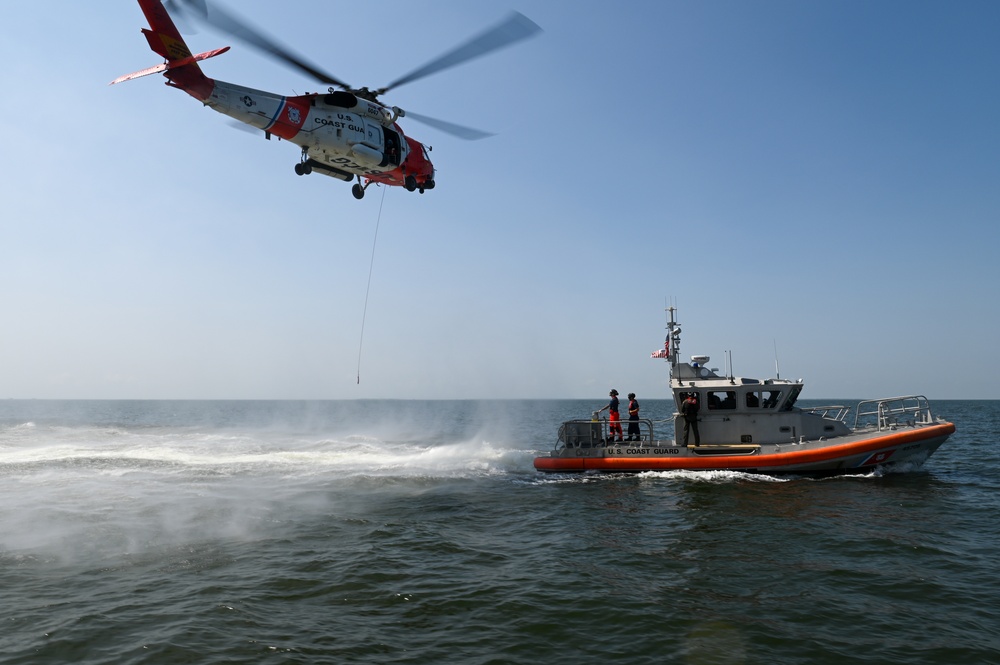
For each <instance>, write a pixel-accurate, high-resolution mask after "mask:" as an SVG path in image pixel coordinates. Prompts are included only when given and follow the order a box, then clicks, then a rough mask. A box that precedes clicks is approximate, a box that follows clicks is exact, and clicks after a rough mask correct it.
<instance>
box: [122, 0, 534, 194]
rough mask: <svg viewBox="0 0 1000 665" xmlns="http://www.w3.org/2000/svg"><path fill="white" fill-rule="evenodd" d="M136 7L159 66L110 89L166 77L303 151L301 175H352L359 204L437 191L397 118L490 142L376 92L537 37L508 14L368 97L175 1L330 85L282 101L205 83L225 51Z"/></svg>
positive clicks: (156, 2)
mask: <svg viewBox="0 0 1000 665" xmlns="http://www.w3.org/2000/svg"><path fill="white" fill-rule="evenodd" d="M138 2H139V7H140V8H141V9H142V12H143V14H145V15H146V20H147V21H148V22H149V28H150V29H149V30H147V29H145V28H143V29H142V33H143V35H145V37H146V40H147V41H148V42H149V46H150V48H151V49H152V50H153V51H154V52H156V53H158V54H159V55H161V56H162V57H163V58H164V59H165V62H164V63H163V64H160V65H156V66H154V67H149V68H148V69H143V70H140V71H138V72H134V73H132V74H126V75H125V76H121V77H119V78H117V79H115V80H114V81H112V82H111V84H112V85H113V84H115V83H121V82H122V81H129V80H131V79H135V78H139V77H142V76H148V75H150V74H159V73H162V74H163V76H165V77H166V79H167V85H169V86H172V87H174V88H179V89H181V90H183V91H184V92H186V93H188V94H189V95H191V96H192V97H194V98H195V99H197V100H198V101H200V102H202V103H204V104H205V105H206V106H209V107H210V108H212V109H214V110H215V111H218V112H219V113H223V114H225V115H227V116H229V117H231V118H234V119H235V120H238V121H239V122H242V123H246V124H247V125H250V126H251V127H254V128H256V129H259V130H262V131H263V132H264V135H265V137H266V138H268V139H270V138H271V136H272V135H273V136H277V137H278V138H279V139H285V140H286V141H290V142H292V143H294V144H295V145H297V146H299V147H300V148H301V149H302V154H301V157H300V159H299V162H298V163H297V164H295V173H297V174H298V175H307V174H309V173H322V174H324V175H328V176H331V177H333V178H337V179H339V180H343V181H345V182H351V181H352V180H354V179H355V178H357V182H356V183H355V184H354V187H353V188H352V193H353V194H354V197H355V198H358V199H360V198H362V197H364V195H365V189H367V187H368V185H370V184H371V183H373V182H377V183H381V184H384V185H396V186H402V187H405V188H406V189H407V190H409V191H411V192H412V191H416V190H419V191H420V193H421V194H422V193H423V192H424V191H425V190H427V189H433V188H434V185H435V182H434V165H433V164H431V160H430V157H429V155H428V150H429V149H430V148H429V147H428V146H425V145H424V144H422V143H420V142H419V141H417V140H415V139H413V138H411V137H409V136H406V135H405V134H404V133H403V130H402V129H401V128H400V127H399V125H398V124H396V120H397V119H398V118H401V117H403V116H407V117H410V118H413V119H414V120H418V121H420V122H424V123H426V124H428V125H430V126H432V127H435V128H437V129H439V130H442V131H445V132H448V133H450V134H453V135H455V136H458V137H460V138H465V139H477V138H483V137H485V136H489V134H488V133H486V132H481V131H479V130H476V129H471V128H469V127H463V126H461V125H455V124H453V123H448V122H444V121H442V120H437V119H434V118H429V117H426V116H421V115H417V114H415V113H409V114H407V113H405V112H404V111H403V110H402V109H400V108H399V107H396V106H392V107H386V106H383V105H382V104H381V103H379V101H378V97H379V95H382V94H384V93H386V92H388V91H389V90H391V89H393V88H395V87H397V86H400V85H403V84H405V83H410V82H412V81H415V80H417V79H420V78H423V77H425V76H429V75H431V74H434V73H437V72H439V71H441V70H444V69H447V68H450V67H454V66H455V65H458V64H461V63H463V62H466V61H468V60H472V59H473V58H478V57H480V56H482V55H485V54H487V53H489V52H491V51H495V50H497V49H499V48H502V47H504V46H507V45H509V44H513V43H514V42H516V41H519V40H521V39H525V38H527V37H530V36H532V35H534V34H535V33H537V32H539V31H540V28H539V27H538V26H537V25H535V23H533V22H532V21H531V20H530V19H528V18H526V17H525V16H523V15H521V14H518V13H513V14H511V16H510V17H509V18H507V19H506V20H504V21H503V22H501V23H499V24H497V25H496V26H494V27H492V28H490V29H488V30H486V31H485V32H483V33H481V34H480V35H478V36H476V37H474V38H472V39H471V40H469V41H468V42H466V43H464V44H462V45H460V46H458V47H456V48H454V49H452V50H450V51H448V52H447V53H445V54H444V55H442V56H440V57H438V58H436V59H435V60H432V61H431V62H429V63H427V64H425V65H423V66H422V67H419V68H417V69H415V70H413V71H412V72H410V73H409V74H407V75H406V76H403V77H402V78H399V79H397V80H395V81H393V82H392V83H390V84H389V85H387V86H385V87H384V88H380V89H378V90H369V89H368V88H352V87H351V86H349V85H347V84H346V83H343V82H341V81H339V80H338V79H336V78H335V77H333V76H331V75H329V74H327V73H325V72H324V71H322V70H321V69H319V68H318V67H316V66H314V65H312V64H310V63H308V62H306V61H305V60H304V59H302V58H301V57H299V56H297V55H295V54H293V53H292V52H291V51H289V50H288V49H287V48H285V47H283V46H281V45H279V44H278V43H277V42H276V41H275V40H273V39H271V38H269V37H266V36H264V34H263V33H261V32H260V31H259V30H256V29H253V28H251V27H250V26H248V25H247V24H246V23H245V22H243V21H242V20H240V19H239V18H237V17H236V16H235V15H233V14H232V13H230V12H227V11H225V10H222V9H221V8H219V7H217V6H213V7H212V8H211V9H209V8H208V7H207V6H206V5H205V0H176V1H175V2H174V3H173V4H172V6H171V9H172V11H174V13H175V14H176V15H178V18H182V17H184V16H194V17H196V18H199V19H201V20H204V21H207V22H208V23H209V24H210V25H212V26H214V27H216V28H217V29H219V30H222V31H224V32H227V33H229V34H231V35H232V36H234V37H236V38H238V39H240V40H241V41H243V42H245V43H247V44H248V45H250V46H253V47H255V48H258V49H260V50H262V51H264V52H266V53H268V54H270V55H271V56H274V57H276V58H278V59H279V60H281V61H283V62H285V63H286V64H288V65H290V66H292V67H294V68H296V69H298V70H300V71H302V72H305V73H306V74H308V75H309V76H311V77H313V78H315V79H316V80H318V81H320V82H322V83H325V84H327V85H329V86H331V87H329V88H328V92H326V93H307V94H304V95H297V96H294V97H286V96H284V95H280V94H275V93H271V92H265V91H263V90H255V89H253V88H246V87H243V86H240V85H235V84H232V83H226V82H224V81H216V80H213V79H210V78H208V77H207V76H205V74H204V73H202V70H201V67H199V66H198V63H199V62H201V61H202V60H206V59H208V58H211V57H214V56H217V55H220V54H222V53H225V52H226V51H228V50H229V47H228V46H226V47H224V48H219V49H215V50H212V51H206V52H204V53H198V54H192V53H191V51H190V50H189V49H188V47H187V44H185V43H184V39H183V38H182V37H181V34H180V32H179V31H178V29H177V27H176V25H175V24H174V21H173V20H172V19H171V17H170V14H169V13H168V12H167V9H166V8H165V7H164V6H163V3H161V2H160V0H138ZM168 3H169V0H168Z"/></svg>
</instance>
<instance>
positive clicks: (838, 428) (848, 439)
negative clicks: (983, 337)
mask: <svg viewBox="0 0 1000 665" xmlns="http://www.w3.org/2000/svg"><path fill="white" fill-rule="evenodd" d="M668 311H669V312H670V321H669V323H668V324H667V339H666V342H665V343H664V348H663V350H660V351H657V352H655V353H654V354H653V356H654V357H662V358H667V359H668V360H669V361H670V387H671V389H672V391H673V398H674V404H675V407H676V409H677V410H676V411H675V412H674V414H673V430H674V437H673V438H672V439H662V440H661V439H657V438H656V434H655V432H654V423H653V421H651V420H640V421H639V422H638V426H639V435H638V440H635V437H633V440H632V441H629V440H624V441H623V440H620V437H619V440H613V438H612V435H611V433H610V431H609V428H608V422H607V421H606V420H601V419H600V418H599V417H598V414H597V413H594V414H593V415H592V416H591V418H589V419H581V420H570V421H567V422H564V423H563V424H562V426H561V427H560V428H559V436H558V441H557V443H556V447H555V449H554V450H553V451H552V452H551V453H549V454H548V455H544V456H540V457H536V458H535V468H536V469H537V470H539V471H545V472H562V473H566V472H580V471H612V472H640V471H671V470H682V469H683V470H690V471H710V470H731V471H744V472H751V473H766V474H789V473H791V474H803V475H833V474H845V473H865V472H870V471H873V470H874V469H875V468H877V467H883V468H890V469H895V470H907V469H911V468H917V467H919V466H920V465H921V464H923V462H924V461H925V460H926V459H927V458H928V457H930V456H931V454H933V453H934V451H935V450H937V449H938V447H939V446H941V444H943V443H944V442H945V440H946V439H947V438H948V437H949V436H950V435H951V434H952V433H953V432H954V431H955V425H954V424H952V423H950V422H947V421H945V420H942V419H940V418H935V417H934V416H933V415H932V414H931V409H930V403H929V402H928V400H927V398H926V397H924V396H923V395H906V396H902V397H889V398H883V399H873V400H865V401H862V402H859V403H857V404H855V405H853V406H841V405H835V406H817V407H805V408H800V407H798V406H796V401H797V400H798V398H799V394H800V393H801V392H802V389H803V387H804V385H803V383H802V381H801V380H798V381H789V380H783V379H780V378H774V379H764V380H759V379H751V378H744V377H735V376H732V375H731V374H730V375H720V374H719V370H717V369H709V368H708V367H706V366H705V364H706V363H707V362H708V361H709V358H708V357H707V356H692V357H691V362H680V361H679V360H678V350H679V348H680V333H681V329H680V326H679V324H677V323H676V322H675V320H674V312H675V309H674V308H673V307H670V308H668ZM689 397H693V398H695V401H696V402H697V404H698V410H697V417H696V418H694V419H692V420H694V422H693V423H692V424H691V426H689V428H688V429H689V432H688V438H687V440H685V434H684V432H685V423H686V418H685V416H684V415H683V414H682V410H683V408H684V402H685V400H687V399H688V398H689ZM849 420H850V421H851V424H848V421H849ZM633 424H634V423H633Z"/></svg>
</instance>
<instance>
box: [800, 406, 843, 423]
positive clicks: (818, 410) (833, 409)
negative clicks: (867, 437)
mask: <svg viewBox="0 0 1000 665" xmlns="http://www.w3.org/2000/svg"><path fill="white" fill-rule="evenodd" d="M802 412H803V413H815V414H816V415H818V416H822V417H823V418H827V419H829V420H838V421H840V422H844V421H846V420H847V414H849V413H850V412H851V407H849V406H843V405H840V404H831V405H829V406H809V407H802Z"/></svg>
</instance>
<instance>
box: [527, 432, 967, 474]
mask: <svg viewBox="0 0 1000 665" xmlns="http://www.w3.org/2000/svg"><path fill="white" fill-rule="evenodd" d="M954 431H955V426H954V425H953V424H952V423H948V422H938V423H934V424H930V425H922V426H918V427H906V428H901V429H899V430H895V431H881V432H873V433H871V434H870V435H852V436H850V437H841V438H842V439H845V440H843V441H838V440H829V441H812V442H803V443H799V444H792V443H788V444H780V445H770V446H736V445H731V446H711V445H704V446H699V447H695V446H676V445H674V443H673V442H672V441H664V442H653V444H652V446H649V447H641V448H640V447H620V448H616V447H613V446H611V447H607V448H598V449H591V450H589V451H578V450H566V449H563V450H557V451H554V452H553V453H552V454H551V455H550V456H547V457H536V458H535V462H534V465H535V469H537V470H538V471H543V472H549V473H574V472H583V471H605V472H618V473H637V472H642V471H675V470H688V471H719V470H728V471H743V472H749V473H765V474H823V475H832V474H848V473H865V472H868V471H871V470H873V469H874V468H876V467H879V466H882V467H910V466H912V467H914V468H915V467H918V466H920V465H921V464H922V463H923V462H924V460H926V459H927V458H928V457H930V455H931V454H933V453H934V451H935V450H937V448H938V447H939V446H940V445H941V444H942V443H944V442H945V440H946V439H947V438H948V437H949V436H951V434H952V433H953V432H954Z"/></svg>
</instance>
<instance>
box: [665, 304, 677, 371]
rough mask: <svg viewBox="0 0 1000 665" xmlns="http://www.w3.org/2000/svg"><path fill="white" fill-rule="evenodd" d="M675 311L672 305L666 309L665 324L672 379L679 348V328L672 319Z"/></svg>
mask: <svg viewBox="0 0 1000 665" xmlns="http://www.w3.org/2000/svg"><path fill="white" fill-rule="evenodd" d="M676 311H677V308H676V307H674V306H673V305H671V306H669V307H667V312H669V314H670V320H669V321H668V322H667V341H666V343H665V344H666V347H667V348H668V349H669V353H670V378H673V377H674V375H675V374H676V372H675V371H674V370H676V369H677V362H678V361H677V358H678V354H679V352H680V348H681V327H680V324H678V323H677V321H676V320H675V319H674V312H676Z"/></svg>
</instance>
